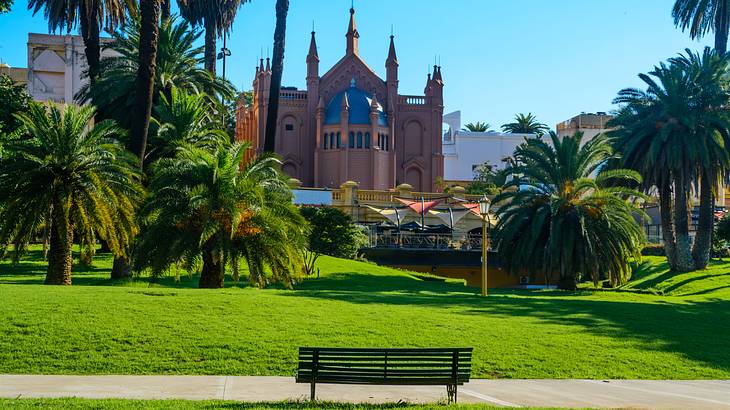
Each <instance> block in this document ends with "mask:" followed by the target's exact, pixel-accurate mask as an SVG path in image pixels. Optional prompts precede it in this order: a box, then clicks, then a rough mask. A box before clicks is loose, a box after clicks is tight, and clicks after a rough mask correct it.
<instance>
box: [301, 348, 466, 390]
mask: <svg viewBox="0 0 730 410" xmlns="http://www.w3.org/2000/svg"><path fill="white" fill-rule="evenodd" d="M471 353H472V348H471V347H468V348H444V349H439V348H424V349H418V348H416V349H370V348H319V347H300V348H299V371H298V372H297V382H299V383H311V382H315V383H337V384H402V385H461V384H464V383H467V382H468V381H469V377H470V376H471Z"/></svg>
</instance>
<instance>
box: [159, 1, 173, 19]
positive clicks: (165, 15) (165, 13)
mask: <svg viewBox="0 0 730 410" xmlns="http://www.w3.org/2000/svg"><path fill="white" fill-rule="evenodd" d="M170 15H171V14H170V0H161V2H160V19H161V20H167V19H169V18H170Z"/></svg>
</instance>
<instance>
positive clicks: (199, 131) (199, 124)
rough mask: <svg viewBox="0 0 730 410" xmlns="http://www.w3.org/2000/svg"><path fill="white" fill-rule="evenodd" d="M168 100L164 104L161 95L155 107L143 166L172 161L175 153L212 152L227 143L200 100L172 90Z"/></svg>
mask: <svg viewBox="0 0 730 410" xmlns="http://www.w3.org/2000/svg"><path fill="white" fill-rule="evenodd" d="M170 97H171V98H170V100H168V99H167V97H166V96H165V95H162V96H161V99H162V100H161V101H160V103H159V104H158V105H157V106H156V107H155V116H154V118H153V120H152V121H153V123H152V131H153V132H152V133H151V135H150V142H149V150H148V153H147V155H146V157H145V163H148V164H151V163H153V162H155V161H157V160H158V159H160V158H174V157H175V154H176V153H177V152H179V151H180V150H183V149H186V148H189V147H196V148H200V149H204V150H209V151H215V150H216V149H217V148H218V147H220V146H222V145H224V144H225V143H226V142H228V141H229V138H228V134H226V132H224V131H223V130H221V129H220V123H219V122H218V121H217V120H216V119H215V118H212V117H213V116H212V115H211V112H210V110H209V105H208V103H207V101H206V99H205V97H204V96H202V95H200V94H187V93H185V92H184V91H181V90H178V89H177V88H173V89H172V90H171V92H170Z"/></svg>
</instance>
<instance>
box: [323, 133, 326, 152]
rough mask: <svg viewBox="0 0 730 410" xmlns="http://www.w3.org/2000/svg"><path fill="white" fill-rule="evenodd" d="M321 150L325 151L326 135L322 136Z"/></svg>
mask: <svg viewBox="0 0 730 410" xmlns="http://www.w3.org/2000/svg"><path fill="white" fill-rule="evenodd" d="M322 148H324V149H327V134H324V135H323V136H322Z"/></svg>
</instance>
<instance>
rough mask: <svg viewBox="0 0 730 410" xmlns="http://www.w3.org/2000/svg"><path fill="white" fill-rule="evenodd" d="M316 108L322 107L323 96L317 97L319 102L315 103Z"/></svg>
mask: <svg viewBox="0 0 730 410" xmlns="http://www.w3.org/2000/svg"><path fill="white" fill-rule="evenodd" d="M317 108H318V109H324V98H322V97H319V102H318V103H317Z"/></svg>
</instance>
